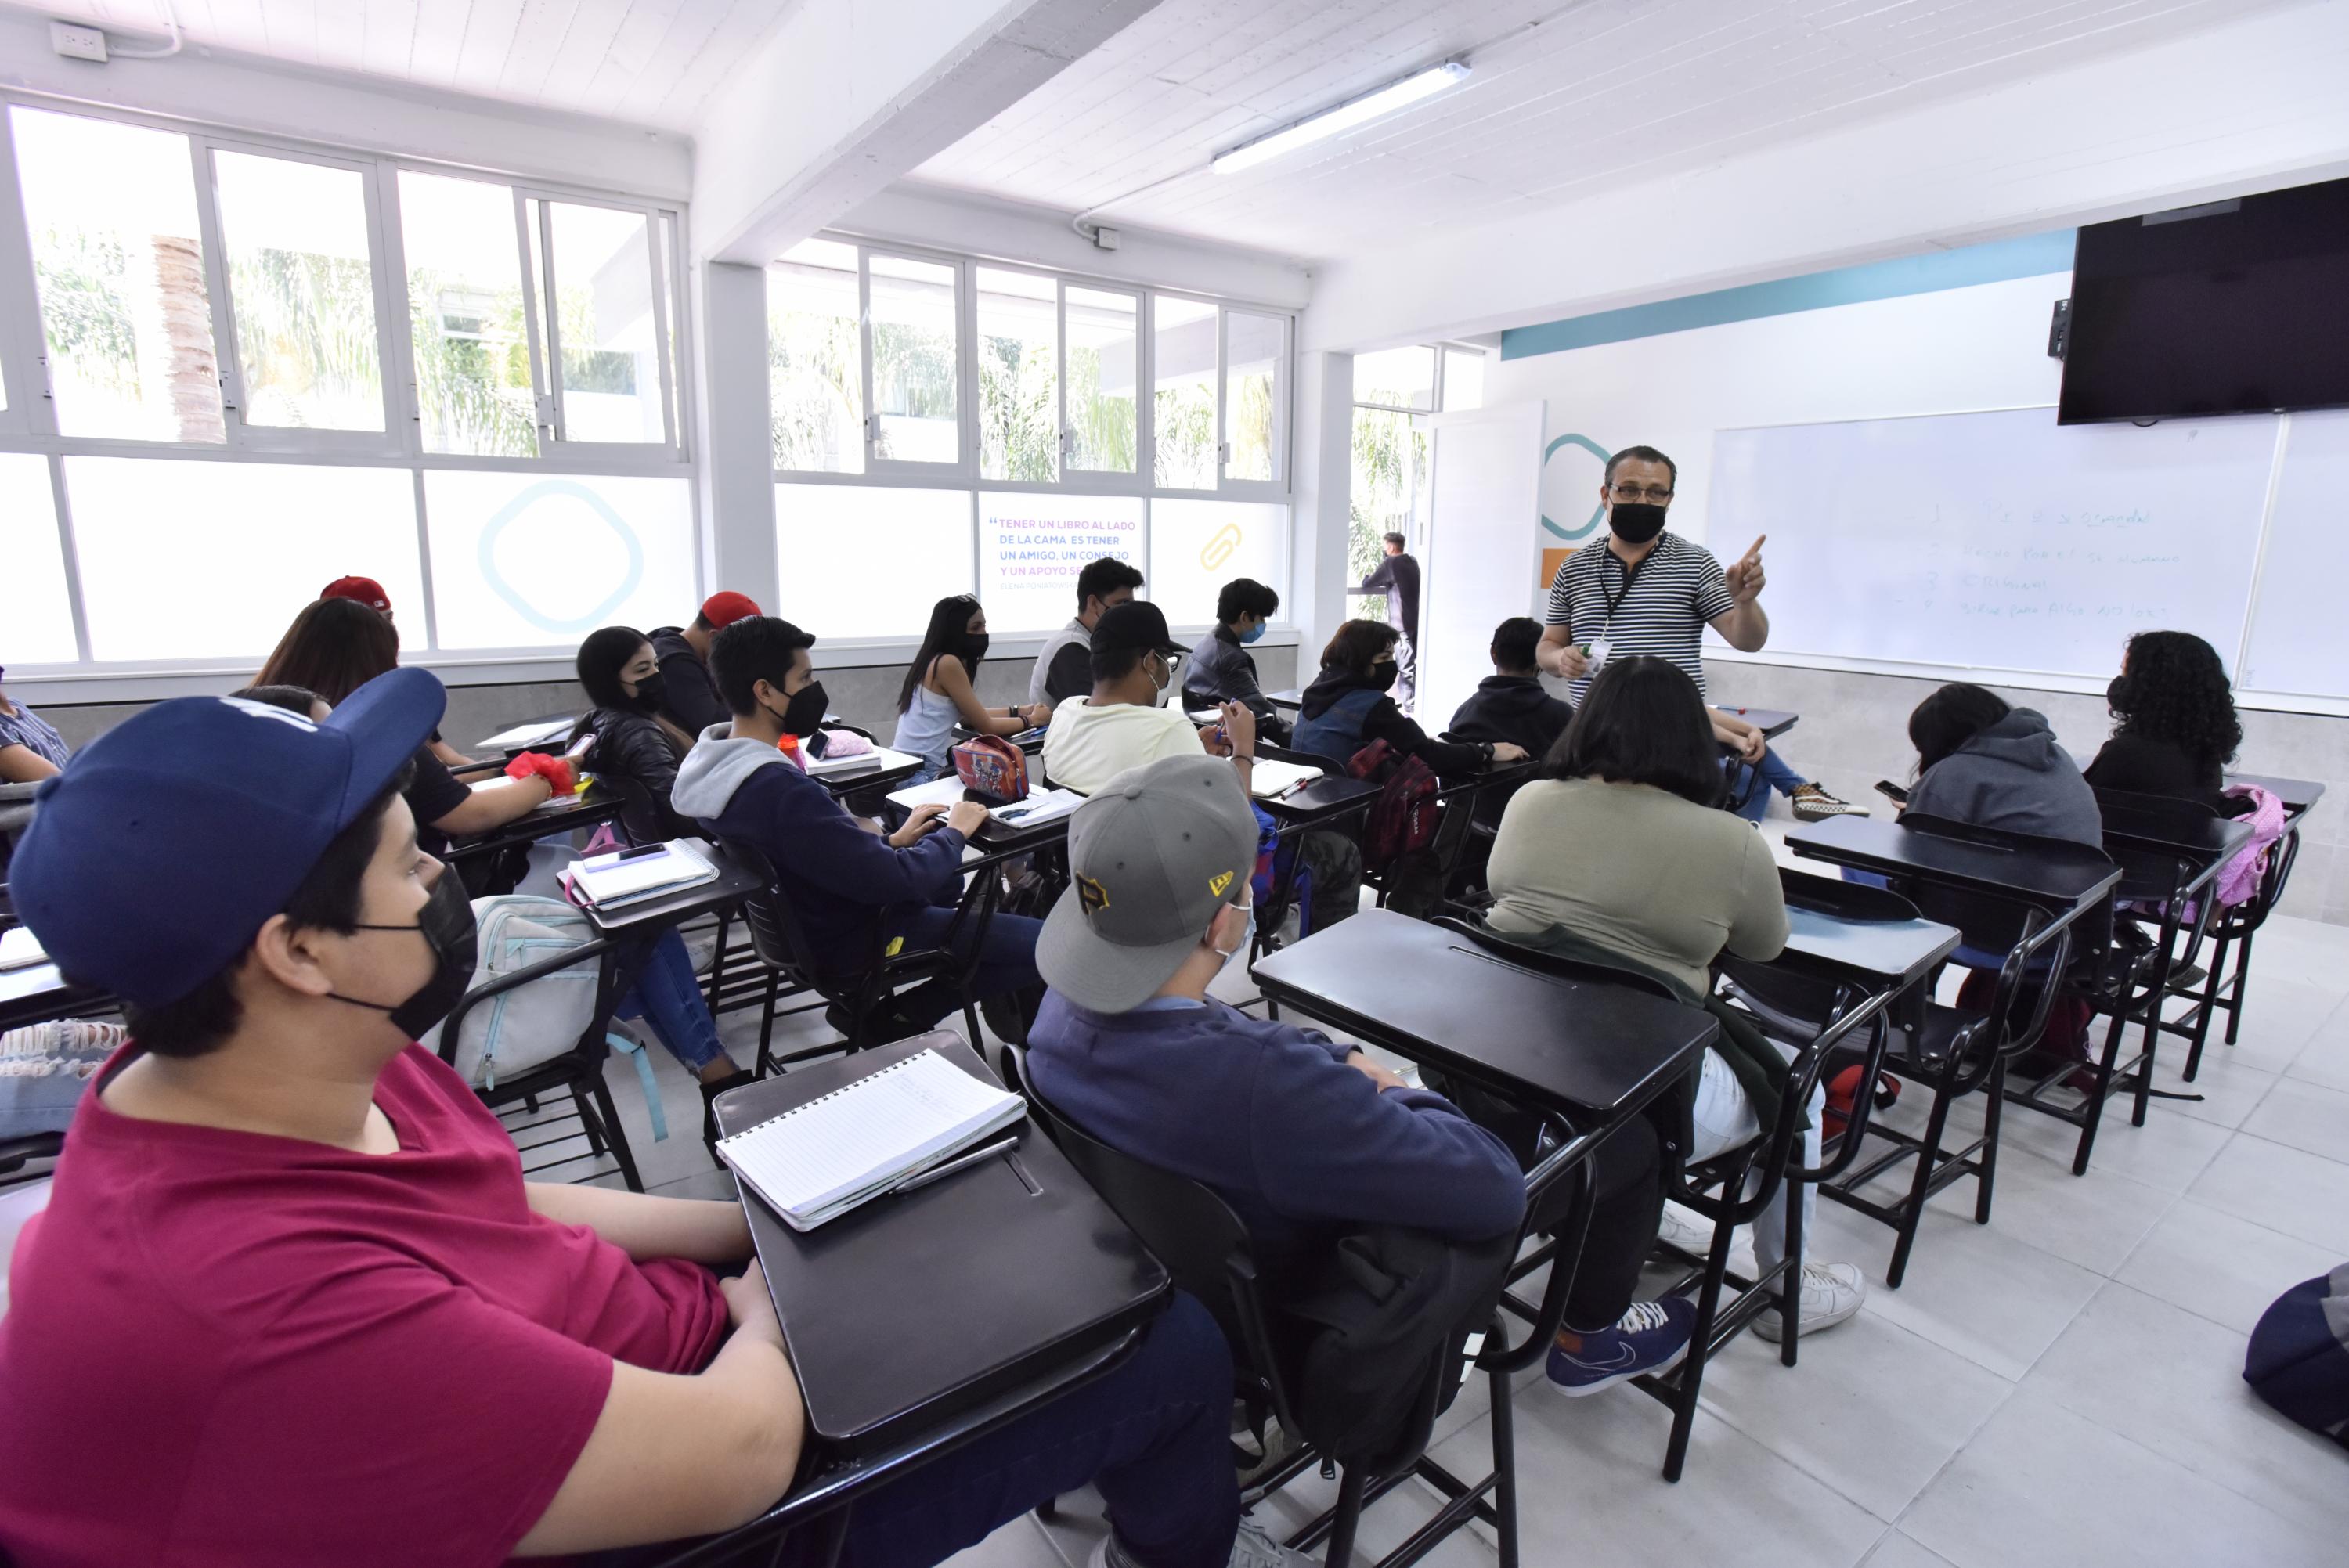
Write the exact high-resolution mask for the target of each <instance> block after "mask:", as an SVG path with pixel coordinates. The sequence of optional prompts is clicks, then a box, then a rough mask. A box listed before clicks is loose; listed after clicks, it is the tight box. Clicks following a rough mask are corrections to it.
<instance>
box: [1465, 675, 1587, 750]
mask: <svg viewBox="0 0 2349 1568" xmlns="http://www.w3.org/2000/svg"><path fill="white" fill-rule="evenodd" d="M1573 722H1574V709H1573V708H1572V707H1569V706H1568V705H1567V704H1566V703H1563V702H1561V701H1559V700H1558V699H1557V697H1554V696H1550V695H1549V693H1548V692H1547V691H1545V690H1543V689H1542V684H1541V682H1540V681H1539V680H1537V678H1535V677H1534V676H1485V678H1484V680H1483V682H1481V683H1480V684H1479V685H1478V686H1477V687H1476V689H1475V692H1474V693H1473V694H1472V695H1471V696H1469V698H1468V700H1467V701H1466V702H1464V703H1462V704H1461V705H1460V710H1459V711H1458V712H1457V713H1454V715H1453V716H1452V727H1451V728H1450V729H1448V730H1446V731H1445V732H1444V733H1445V734H1447V735H1451V736H1454V737H1457V738H1460V739H1462V740H1506V741H1511V742H1513V743H1515V744H1516V745H1518V746H1522V747H1524V748H1526V756H1528V757H1535V758H1538V757H1540V756H1542V755H1543V754H1544V753H1546V752H1547V751H1548V750H1549V748H1550V747H1551V746H1552V745H1554V744H1555V743H1556V742H1557V738H1558V737H1559V736H1561V735H1564V734H1565V733H1566V727H1567V726H1568V725H1569V724H1571V723H1573Z"/></svg>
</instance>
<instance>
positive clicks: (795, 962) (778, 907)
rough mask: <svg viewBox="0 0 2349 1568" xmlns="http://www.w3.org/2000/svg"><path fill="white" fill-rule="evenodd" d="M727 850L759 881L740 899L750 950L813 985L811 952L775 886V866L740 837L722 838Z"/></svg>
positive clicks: (772, 966) (764, 961)
mask: <svg viewBox="0 0 2349 1568" xmlns="http://www.w3.org/2000/svg"><path fill="white" fill-rule="evenodd" d="M722 842H723V843H724V844H725V846H726V851H727V853H729V854H730V855H732V856H733V857H734V858H735V859H737V860H739V861H741V862H742V864H743V865H744V866H746V867H748V868H749V869H750V871H751V872H755V873H756V874H757V875H758V877H759V880H760V882H761V884H762V885H761V887H760V889H759V891H758V892H754V893H752V894H751V895H750V897H748V898H746V899H744V900H743V901H742V924H743V926H744V928H745V929H746V930H748V931H749V932H750V951H752V952H753V953H755V954H758V955H759V962H761V964H764V965H767V967H769V968H770V969H780V970H781V971H782V972H783V973H784V974H785V975H789V976H791V977H792V979H793V980H795V981H797V982H798V983H799V984H801V985H807V986H811V987H812V986H813V985H815V954H814V951H813V949H812V948H811V947H810V946H809V945H808V940H807V930H806V928H805V927H803V926H802V925H801V924H800V918H799V915H798V913H797V912H795V911H794V910H793V909H792V902H791V900H790V899H789V898H787V897H785V896H784V894H783V892H782V890H781V888H779V887H777V886H776V885H775V868H774V867H773V866H772V865H771V864H770V863H769V861H768V860H767V857H766V856H765V855H764V854H763V853H761V851H759V850H758V848H757V847H756V846H754V845H752V844H750V843H749V842H748V841H744V840H741V839H727V840H724V841H722Z"/></svg>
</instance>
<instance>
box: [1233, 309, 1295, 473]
mask: <svg viewBox="0 0 2349 1568" xmlns="http://www.w3.org/2000/svg"><path fill="white" fill-rule="evenodd" d="M1224 322H1225V325H1224V333H1225V337H1226V343H1225V356H1224V357H1225V360H1226V366H1227V368H1226V373H1225V377H1224V475H1225V477H1226V478H1227V479H1235V480H1258V481H1269V480H1277V479H1278V478H1280V459H1281V450H1282V445H1283V443H1282V441H1281V431H1282V429H1283V428H1284V427H1285V426H1286V425H1287V423H1288V376H1287V375H1286V373H1285V372H1286V371H1287V369H1288V322H1286V321H1285V320H1283V319H1281V318H1280V317H1278V316H1270V315H1255V314H1253V313H1251V312H1248V311H1239V310H1236V311H1233V312H1231V313H1229V314H1228V315H1226V316H1225V318H1224Z"/></svg>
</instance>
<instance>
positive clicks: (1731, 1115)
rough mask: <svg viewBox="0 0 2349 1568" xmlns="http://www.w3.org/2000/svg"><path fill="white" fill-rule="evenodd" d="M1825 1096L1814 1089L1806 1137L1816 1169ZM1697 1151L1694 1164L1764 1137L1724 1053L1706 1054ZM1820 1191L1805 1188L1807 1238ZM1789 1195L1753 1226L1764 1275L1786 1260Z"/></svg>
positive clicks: (1806, 1153) (1751, 1183)
mask: <svg viewBox="0 0 2349 1568" xmlns="http://www.w3.org/2000/svg"><path fill="white" fill-rule="evenodd" d="M1826 1103H1827V1102H1826V1094H1825V1093H1823V1092H1822V1091H1821V1090H1820V1089H1818V1088H1813V1089H1812V1090H1811V1104H1810V1112H1811V1126H1810V1130H1809V1131H1807V1132H1806V1133H1804V1134H1803V1163H1804V1164H1805V1165H1808V1166H1814V1167H1816V1165H1817V1164H1818V1162H1819V1128H1820V1125H1821V1124H1822V1123H1823V1122H1824V1121H1825V1120H1826ZM1694 1119H1695V1123H1696V1142H1695V1146H1694V1147H1693V1148H1692V1149H1690V1150H1689V1159H1690V1160H1691V1161H1700V1160H1710V1159H1712V1158H1713V1156H1714V1155H1716V1154H1720V1153H1723V1152H1725V1151H1727V1150H1732V1149H1734V1148H1736V1147H1737V1146H1738V1145H1739V1144H1741V1143H1749V1142H1751V1141H1753V1140H1754V1139H1755V1138H1757V1137H1759V1136H1760V1135H1761V1131H1762V1124H1761V1123H1760V1122H1759V1121H1758V1120H1756V1119H1754V1107H1753V1105H1752V1103H1751V1102H1749V1101H1748V1100H1747V1099H1746V1098H1745V1086H1744V1084H1742V1083H1740V1082H1739V1081H1738V1079H1737V1075H1736V1074H1735V1073H1734V1072H1733V1071H1731V1070H1730V1067H1729V1063H1728V1062H1727V1061H1726V1060H1724V1059H1723V1057H1722V1054H1721V1053H1720V1052H1719V1051H1715V1050H1708V1051H1706V1052H1705V1053H1704V1067H1703V1071H1702V1075H1701V1076H1700V1077H1699V1078H1698V1081H1697V1090H1696V1106H1695V1110H1694ZM1762 1176H1763V1172H1762V1171H1759V1170H1756V1171H1754V1173H1753V1174H1752V1175H1751V1176H1749V1177H1747V1178H1746V1190H1747V1191H1754V1189H1755V1188H1758V1187H1759V1186H1760V1185H1761V1184H1762ZM1818 1191H1819V1190H1818V1188H1817V1187H1816V1186H1806V1187H1805V1188H1804V1189H1803V1234H1804V1235H1806V1236H1809V1235H1812V1234H1814V1230H1813V1228H1812V1225H1811V1218H1812V1216H1813V1214H1814V1213H1815V1212H1816V1211H1817V1208H1818ZM1786 1197H1787V1190H1786V1189H1785V1188H1784V1187H1783V1186H1782V1187H1781V1188H1780V1190H1779V1198H1778V1202H1776V1203H1775V1204H1774V1205H1772V1206H1771V1208H1769V1209H1768V1210H1767V1211H1765V1212H1764V1213H1763V1214H1762V1215H1761V1216H1760V1217H1759V1218H1757V1219H1756V1220H1755V1221H1754V1262H1755V1263H1757V1264H1760V1265H1761V1266H1762V1268H1763V1269H1764V1272H1767V1271H1768V1270H1770V1269H1774V1268H1775V1267H1777V1266H1778V1264H1779V1262H1780V1260H1782V1259H1783V1258H1785V1255H1786Z"/></svg>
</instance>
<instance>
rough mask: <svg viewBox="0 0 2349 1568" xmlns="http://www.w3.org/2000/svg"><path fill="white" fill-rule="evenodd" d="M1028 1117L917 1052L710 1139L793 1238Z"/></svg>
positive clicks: (1012, 1102)
mask: <svg viewBox="0 0 2349 1568" xmlns="http://www.w3.org/2000/svg"><path fill="white" fill-rule="evenodd" d="M1026 1114H1027V1102H1025V1101H1024V1100H1022V1099H1020V1098H1019V1096H1018V1095H1016V1094H1006V1093H1005V1092H1004V1091H1003V1090H1001V1089H999V1088H995V1087H994V1086H993V1085H991V1084H985V1083H981V1082H980V1081H979V1080H978V1079H977V1078H973V1077H971V1076H970V1074H968V1073H967V1072H965V1071H963V1070H962V1069H961V1068H958V1067H957V1066H955V1065H954V1064H953V1063H952V1062H950V1061H948V1060H947V1058H946V1057H942V1056H939V1055H938V1054H937V1053H936V1051H927V1050H925V1051H916V1052H915V1053H914V1054H913V1055H912V1056H910V1057H906V1058H905V1060H903V1061H901V1062H896V1063H894V1064H892V1065H891V1066H889V1067H885V1068H882V1069H881V1070H880V1071H879V1072H877V1073H874V1074H873V1075H872V1076H871V1077H869V1078H859V1079H857V1080H856V1081H855V1082H854V1083H853V1084H850V1085H849V1086H848V1087H847V1088H843V1089H838V1090H835V1091H833V1093H831V1094H828V1095H825V1096H824V1097H823V1099H813V1100H810V1101H809V1102H808V1103H807V1104H805V1105H802V1106H801V1107H799V1108H798V1109H794V1110H789V1111H785V1112H784V1113H783V1114H782V1115H781V1116H778V1117H774V1118H772V1119H769V1120H766V1121H762V1122H761V1123H759V1124H758V1125H757V1126H756V1127H752V1128H749V1129H746V1130H743V1131H740V1132H738V1133H736V1134H734V1136H732V1137H731V1138H721V1139H719V1140H718V1152H719V1155H720V1156H722V1157H723V1158H724V1160H725V1161H726V1163H727V1164H729V1165H730V1166H732V1167H733V1169H734V1174H735V1175H737V1176H739V1177H740V1178H741V1179H742V1181H744V1183H746V1184H747V1185H748V1186H749V1187H750V1190H751V1191H755V1192H756V1193H758V1194H759V1196H760V1197H761V1198H762V1199H764V1200H765V1201H766V1203H767V1206H768V1207H769V1208H771V1209H772V1210H774V1211H775V1212H777V1213H778V1214H781V1216H782V1217H783V1222H784V1223H785V1224H788V1225H789V1226H791V1228H792V1229H793V1230H795V1231H812V1230H814V1229H815V1228H816V1227H817V1226H818V1225H821V1224H823V1222H825V1221H827V1220H833V1219H837V1218H838V1217H839V1216H841V1215H843V1214H844V1213H846V1212H848V1211H850V1210H851V1209H854V1208H855V1207H856V1206H857V1205H858V1204H860V1203H864V1202H869V1201H870V1200H872V1199H874V1198H878V1197H880V1196H881V1195H882V1194H883V1193H885V1192H889V1191H895V1189H896V1188H898V1187H901V1186H904V1185H905V1184H906V1183H907V1182H909V1181H912V1180H913V1179H915V1178H916V1177H918V1176H920V1175H921V1174H922V1173H923V1172H925V1171H929V1170H931V1169H933V1168H934V1167H936V1166H939V1165H942V1164H945V1163H946V1162H947V1161H950V1160H952V1159H953V1158H954V1157H955V1156H956V1155H957V1154H960V1153H961V1152H963V1151H964V1150H968V1149H971V1148H974V1147H976V1146H977V1145H978V1144H980V1143H983V1142H985V1141H986V1140H988V1138H990V1137H992V1136H993V1135H994V1134H996V1133H998V1132H1000V1131H1002V1130H1004V1129H1005V1128H1007V1127H1009V1126H1011V1125H1012V1124H1013V1123H1015V1122H1017V1121H1018V1120H1019V1119H1020V1118H1021V1117H1022V1116H1025V1115H1026Z"/></svg>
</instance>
